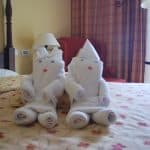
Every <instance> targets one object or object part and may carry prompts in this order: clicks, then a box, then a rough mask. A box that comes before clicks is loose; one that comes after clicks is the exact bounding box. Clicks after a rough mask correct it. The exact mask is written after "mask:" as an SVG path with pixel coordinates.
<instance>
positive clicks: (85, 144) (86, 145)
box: [78, 142, 90, 148]
mask: <svg viewBox="0 0 150 150" xmlns="http://www.w3.org/2000/svg"><path fill="white" fill-rule="evenodd" d="M89 145H90V144H89V143H87V142H80V143H79V144H78V147H84V148H87V147H89Z"/></svg>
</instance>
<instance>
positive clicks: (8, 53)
mask: <svg viewBox="0 0 150 150" xmlns="http://www.w3.org/2000/svg"><path fill="white" fill-rule="evenodd" d="M5 13H6V38H5V39H6V46H5V48H4V53H1V54H0V67H1V68H6V69H10V70H15V48H14V47H13V42H12V6H11V0H6V8H5Z"/></svg>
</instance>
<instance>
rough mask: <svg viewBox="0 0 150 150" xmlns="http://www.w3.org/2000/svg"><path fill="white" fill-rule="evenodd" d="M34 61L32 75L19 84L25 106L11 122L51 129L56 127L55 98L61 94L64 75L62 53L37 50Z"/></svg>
mask: <svg viewBox="0 0 150 150" xmlns="http://www.w3.org/2000/svg"><path fill="white" fill-rule="evenodd" d="M36 54H37V57H36V59H34V60H33V73H32V75H29V76H27V77H25V78H24V80H23V81H22V82H21V90H22V98H23V100H24V103H25V106H23V107H21V108H18V109H17V110H16V111H15V113H14V121H15V123H16V124H19V125H28V124H31V123H33V122H35V121H36V120H38V121H39V123H40V124H41V125H42V126H44V127H46V128H52V127H54V126H55V125H56V123H57V113H56V105H57V98H58V97H59V96H61V95H62V94H63V92H64V87H65V71H64V61H63V60H62V51H61V50H59V49H53V50H52V52H51V53H50V54H49V53H48V52H47V50H46V49H45V48H44V47H43V48H38V49H37V51H36Z"/></svg>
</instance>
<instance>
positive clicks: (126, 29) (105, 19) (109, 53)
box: [71, 0, 146, 82]
mask: <svg viewBox="0 0 150 150" xmlns="http://www.w3.org/2000/svg"><path fill="white" fill-rule="evenodd" d="M140 2H141V1H140V0H72V1H71V34H72V36H80V37H85V38H89V39H90V40H92V41H94V44H95V45H94V46H95V47H96V49H97V51H98V52H99V55H100V57H101V53H100V52H102V53H105V58H103V56H102V59H103V60H104V76H105V75H107V72H110V74H111V75H112V77H115V78H123V79H126V80H127V81H129V82H143V80H144V59H145V45H146V43H145V41H146V40H145V37H146V11H145V10H144V9H142V8H140Z"/></svg>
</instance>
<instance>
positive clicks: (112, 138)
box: [0, 82, 150, 150]
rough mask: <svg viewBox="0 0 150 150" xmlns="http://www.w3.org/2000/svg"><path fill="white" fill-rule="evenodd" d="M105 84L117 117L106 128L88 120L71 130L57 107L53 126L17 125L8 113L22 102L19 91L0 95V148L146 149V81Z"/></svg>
mask: <svg viewBox="0 0 150 150" xmlns="http://www.w3.org/2000/svg"><path fill="white" fill-rule="evenodd" d="M108 85H109V88H110V94H111V97H112V102H111V107H112V108H113V109H114V110H115V111H116V113H117V116H118V119H117V122H116V123H115V124H113V125H111V126H110V127H109V128H106V127H104V126H100V125H96V124H94V123H91V124H90V125H88V126H87V127H86V128H84V129H78V130H77V129H71V128H69V127H68V126H67V125H66V121H65V116H66V113H65V112H64V110H59V123H58V124H57V126H56V127H55V128H53V129H45V128H43V127H41V126H40V125H39V124H38V123H35V124H33V125H30V126H26V127H23V126H17V125H16V124H14V123H13V121H12V114H13V112H14V110H15V109H16V107H18V106H21V105H22V104H21V100H20V91H19V90H13V91H12V90H10V91H7V92H5V93H2V94H0V150H57V149H58V150H149V149H150V84H136V83H123V84H122V83H110V82H109V83H108ZM19 102H20V103H19Z"/></svg>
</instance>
